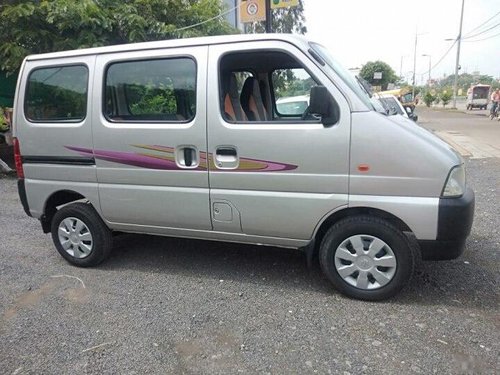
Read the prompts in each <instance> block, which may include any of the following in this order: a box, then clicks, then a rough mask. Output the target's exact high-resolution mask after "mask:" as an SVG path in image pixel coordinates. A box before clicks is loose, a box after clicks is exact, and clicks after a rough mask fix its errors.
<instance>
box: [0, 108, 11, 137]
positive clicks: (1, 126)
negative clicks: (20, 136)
mask: <svg viewBox="0 0 500 375" xmlns="http://www.w3.org/2000/svg"><path fill="white" fill-rule="evenodd" d="M7 130H9V127H8V125H7V120H6V119H5V116H4V109H3V108H0V132H5V131H7Z"/></svg>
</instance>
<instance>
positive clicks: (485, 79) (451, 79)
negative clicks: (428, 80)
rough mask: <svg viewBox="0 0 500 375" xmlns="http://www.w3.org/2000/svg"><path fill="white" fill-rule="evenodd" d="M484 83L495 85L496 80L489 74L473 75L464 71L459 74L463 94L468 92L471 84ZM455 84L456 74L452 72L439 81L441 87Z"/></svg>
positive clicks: (459, 83) (459, 85) (459, 84)
mask: <svg viewBox="0 0 500 375" xmlns="http://www.w3.org/2000/svg"><path fill="white" fill-rule="evenodd" d="M478 83H482V84H485V85H492V84H493V85H494V84H495V80H494V78H493V77H492V76H489V75H484V74H480V75H473V74H469V73H463V74H459V75H458V89H462V92H463V94H464V95H465V94H466V93H467V89H468V88H469V87H470V86H471V85H475V84H478ZM454 85H455V75H454V74H451V75H449V76H448V77H446V78H444V79H442V80H440V81H439V87H440V88H441V89H444V88H445V87H453V86H454Z"/></svg>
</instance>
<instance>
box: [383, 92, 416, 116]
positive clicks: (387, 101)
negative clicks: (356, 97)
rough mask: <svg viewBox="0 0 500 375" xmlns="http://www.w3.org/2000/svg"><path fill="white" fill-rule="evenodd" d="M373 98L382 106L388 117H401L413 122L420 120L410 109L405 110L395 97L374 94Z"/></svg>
mask: <svg viewBox="0 0 500 375" xmlns="http://www.w3.org/2000/svg"><path fill="white" fill-rule="evenodd" d="M373 96H374V98H375V99H377V100H378V101H379V102H380V104H382V106H383V107H384V109H385V110H386V112H387V114H388V115H401V116H403V117H406V118H409V119H410V120H413V121H417V120H418V116H417V115H416V114H414V113H413V112H412V111H411V110H410V109H406V110H405V108H404V107H403V105H402V104H401V102H400V101H399V100H398V98H396V97H395V96H394V95H391V94H374V95H373Z"/></svg>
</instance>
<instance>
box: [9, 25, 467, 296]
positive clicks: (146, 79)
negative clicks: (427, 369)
mask: <svg viewBox="0 0 500 375" xmlns="http://www.w3.org/2000/svg"><path fill="white" fill-rule="evenodd" d="M299 95H307V96H309V106H308V107H307V108H306V109H305V110H304V112H303V113H301V114H297V112H296V111H293V112H292V113H286V106H285V107H281V108H285V109H282V110H281V111H280V110H278V107H277V106H276V103H277V101H278V100H280V99H284V98H287V97H294V96H299ZM283 111H285V112H283ZM395 117H397V118H395ZM14 136H15V142H14V146H15V161H16V167H17V172H18V178H19V181H18V186H19V195H20V198H21V202H22V204H23V206H24V209H25V211H26V213H27V214H28V215H29V216H32V217H34V218H36V219H39V220H40V221H41V224H42V228H43V231H44V232H45V233H49V232H51V233H52V238H53V240H54V243H55V247H56V248H57V250H58V252H59V253H60V254H61V255H62V256H63V257H64V258H65V259H66V260H67V261H69V262H70V263H72V264H74V265H76V266H81V267H87V266H95V265H97V264H98V263H100V262H101V261H103V260H104V259H105V258H106V257H107V256H108V254H109V253H110V250H111V248H112V240H113V236H114V235H115V234H117V233H120V232H129V233H147V234H154V235H162V236H174V237H186V238H198V239H206V240H217V241H230V242H239V243H250V244H259V245H269V246H280V247H288V248H297V249H301V250H304V251H305V252H306V254H307V259H308V260H309V261H310V260H311V259H313V258H314V257H315V256H316V255H317V256H318V257H319V262H320V264H321V268H322V270H323V271H324V273H325V274H326V276H327V277H328V278H329V279H330V280H331V282H332V283H333V285H334V286H335V287H336V288H337V289H338V290H339V291H341V292H342V293H344V294H346V295H348V296H351V297H355V298H360V299H366V300H380V299H384V298H388V297H390V296H392V295H394V294H395V293H396V292H398V291H399V290H400V289H401V288H402V287H403V286H404V285H405V284H406V283H407V282H408V280H409V279H410V277H411V275H412V272H413V269H414V266H415V263H416V262H417V260H418V258H420V257H421V258H423V259H453V258H456V257H458V256H459V255H460V254H461V252H462V250H463V247H464V243H465V240H466V237H467V236H468V234H469V232H470V229H471V225H472V220H473V212H474V193H473V192H472V191H471V190H470V189H469V188H467V187H466V181H465V171H464V165H463V161H462V160H461V158H460V157H459V156H458V155H457V153H456V152H455V151H453V149H451V148H450V147H449V146H448V145H447V144H445V143H444V142H442V141H441V140H439V139H438V138H436V137H435V136H433V135H432V134H430V133H429V132H427V131H425V130H423V129H421V128H420V127H418V126H417V125H415V124H414V123H413V122H412V121H409V120H405V119H403V118H401V117H400V116H385V115H384V114H381V113H378V112H376V111H375V110H374V108H373V106H372V104H371V102H370V100H369V98H368V97H367V96H366V94H365V92H364V91H363V90H362V89H361V87H360V85H359V84H358V83H357V82H356V81H355V80H354V78H353V77H351V75H350V74H349V73H348V72H346V71H345V70H344V69H343V68H342V67H341V66H339V65H338V64H337V63H336V61H335V60H334V59H333V58H332V57H331V55H330V54H329V52H328V51H327V50H326V49H325V48H324V47H322V46H321V45H319V44H316V43H313V42H310V41H308V40H307V39H305V38H302V37H297V36H291V35H273V34H268V35H251V36H250V35H236V36H223V37H208V38H196V39H184V40H171V41H160V42H149V43H140V44H129V45H120V46H111V47H103V48H93V49H82V50H76V51H67V52H60V53H50V54H44V55H36V56H28V57H27V58H26V59H25V61H24V63H23V66H22V68H21V72H20V76H19V80H18V84H17V92H16V98H15V111H14Z"/></svg>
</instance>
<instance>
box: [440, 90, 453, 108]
mask: <svg viewBox="0 0 500 375" xmlns="http://www.w3.org/2000/svg"><path fill="white" fill-rule="evenodd" d="M451 97H452V95H451V93H450V92H449V91H445V92H442V93H441V95H440V98H441V102H442V103H443V107H446V105H447V104H448V103H449V102H450V100H451Z"/></svg>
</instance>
